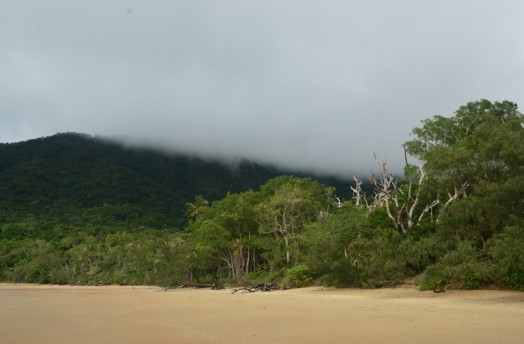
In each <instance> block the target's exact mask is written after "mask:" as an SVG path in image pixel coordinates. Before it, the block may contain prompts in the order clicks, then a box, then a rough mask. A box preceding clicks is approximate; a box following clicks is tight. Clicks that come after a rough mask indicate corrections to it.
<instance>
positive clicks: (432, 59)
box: [0, 0, 524, 178]
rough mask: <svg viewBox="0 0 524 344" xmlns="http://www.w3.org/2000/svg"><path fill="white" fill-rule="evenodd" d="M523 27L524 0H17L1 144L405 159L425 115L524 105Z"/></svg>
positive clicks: (258, 157)
mask: <svg viewBox="0 0 524 344" xmlns="http://www.w3.org/2000/svg"><path fill="white" fill-rule="evenodd" d="M522 23H524V3H521V2H519V1H498V2H493V1H448V0H445V1H439V2H435V3H427V2H420V1H415V0H406V1H396V2H394V3H393V2H391V1H385V0H382V1H365V2H353V1H352V2H348V1H249V2H247V1H232V0H231V1H220V2H217V1H211V0H209V1H202V0H196V1H143V0H135V1H101V0H99V1H90V2H58V1H40V0H38V1H37V0H28V1H6V2H4V3H2V4H1V5H0V40H1V41H2V42H3V43H2V46H3V51H4V53H3V54H2V57H0V75H2V77H1V78H0V141H1V142H16V141H22V140H27V139H31V138H36V137H41V136H48V135H53V134H55V133H57V132H68V131H73V132H81V133H87V134H90V135H102V136H106V137H112V138H115V139H117V140H120V141H122V142H124V143H125V144H127V145H133V146H147V147H155V148H161V149H163V150H166V151H171V152H184V153H188V154H195V155H198V156H202V157H213V158H221V159H225V160H231V161H234V160H237V159H241V158H247V159H250V160H253V161H257V162H261V163H271V164H275V165H277V166H280V167H283V168H289V169H301V170H307V171H311V172H315V173H320V174H328V175H337V176H342V177H346V178H352V176H353V175H366V174H368V173H369V170H370V169H373V168H375V162H374V158H373V154H374V153H376V154H377V157H379V158H380V159H387V161H388V166H390V168H391V169H392V170H394V171H400V170H401V169H402V166H403V165H404V152H403V150H402V144H403V143H404V142H405V141H407V140H409V139H411V136H410V132H411V130H412V129H413V128H415V127H417V126H419V125H420V122H421V120H423V119H425V118H429V117H432V116H433V115H436V114H441V115H446V116H451V115H453V112H454V111H455V110H457V109H458V107H459V106H461V105H464V104H466V103H467V102H470V101H476V100H479V99H481V98H485V99H489V100H492V101H496V100H510V101H513V102H516V103H518V104H523V103H524V99H523V98H524V65H523V64H522V61H524V40H523V39H522V37H524V25H522Z"/></svg>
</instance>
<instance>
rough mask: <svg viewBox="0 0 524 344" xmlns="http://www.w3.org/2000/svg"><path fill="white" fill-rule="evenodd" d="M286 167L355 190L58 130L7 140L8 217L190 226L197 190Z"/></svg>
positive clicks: (230, 188)
mask: <svg viewBox="0 0 524 344" xmlns="http://www.w3.org/2000/svg"><path fill="white" fill-rule="evenodd" d="M283 174H292V175H296V176H300V177H310V178H313V179H316V180H319V181H320V182H322V183H324V184H326V185H329V186H333V187H335V188H336V189H337V191H338V192H337V193H338V194H339V195H340V196H341V197H346V198H348V197H351V196H350V194H349V190H350V189H349V186H350V185H351V182H350V181H345V180H342V179H338V178H334V177H321V176H316V175H314V174H311V173H307V172H300V171H294V172H293V171H289V170H284V169H279V168H277V167H275V166H271V165H263V164H259V163H256V162H253V161H250V160H247V159H244V160H239V161H238V162H237V163H236V164H234V165H232V164H231V162H224V161H219V160H218V159H205V158H202V157H197V156H193V155H190V154H182V153H172V154H171V153H168V152H165V151H161V150H155V149H153V148H148V147H136V146H133V147H130V146H126V145H124V144H122V143H119V142H117V141H114V140H110V139H107V138H102V137H98V136H91V135H88V134H82V133H58V134H55V135H52V136H48V137H42V138H36V139H32V140H27V141H22V142H16V143H3V144H0V192H1V194H2V195H3V197H2V198H1V199H0V206H1V210H0V221H2V222H4V223H6V222H11V221H14V220H16V221H15V222H19V220H20V218H21V217H23V218H26V219H27V220H28V221H37V222H39V223H41V222H42V221H44V222H46V221H47V222H49V221H50V218H53V220H52V221H57V222H58V223H61V224H71V223H73V224H75V225H111V224H115V223H118V224H119V225H125V224H128V225H130V226H147V227H153V228H163V227H182V226H184V224H185V218H184V205H185V203H187V202H191V201H192V200H193V198H194V197H195V195H202V196H204V197H205V198H206V199H209V200H210V201H213V200H217V199H220V198H222V197H224V196H225V195H226V194H227V193H230V192H231V193H237V192H243V191H247V190H248V189H257V188H258V187H259V186H260V185H262V184H264V183H265V182H266V181H267V180H269V179H271V178H274V177H277V176H279V175H283Z"/></svg>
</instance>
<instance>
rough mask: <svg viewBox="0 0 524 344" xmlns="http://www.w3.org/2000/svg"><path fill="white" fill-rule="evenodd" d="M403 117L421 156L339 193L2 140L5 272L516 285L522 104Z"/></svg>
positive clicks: (523, 171)
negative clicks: (399, 171)
mask: <svg viewBox="0 0 524 344" xmlns="http://www.w3.org/2000/svg"><path fill="white" fill-rule="evenodd" d="M412 133H413V139H412V140H410V141H408V142H406V143H405V145H404V147H405V149H406V153H407V154H409V155H411V156H412V157H414V158H416V160H417V161H418V162H419V164H417V165H408V166H406V168H405V171H404V175H403V176H395V175H393V174H391V172H390V171H389V170H388V168H387V166H386V162H381V161H377V168H376V173H375V175H374V177H372V178H370V184H371V187H372V188H373V189H372V192H369V191H368V192H365V191H364V190H363V189H362V186H363V184H361V183H360V182H357V183H356V184H355V185H351V191H352V193H353V194H352V197H346V200H345V201H341V200H340V199H339V198H338V197H337V196H336V194H335V188H333V186H338V185H333V184H332V183H330V182H329V181H328V180H315V179H312V178H307V177H304V176H303V175H302V176H293V175H281V174H282V173H281V172H280V171H278V170H276V169H273V168H268V167H263V166H259V165H256V164H253V163H249V162H243V163H240V164H239V165H237V166H236V167H235V168H231V167H228V166H227V165H223V164H219V163H215V162H209V161H203V160H199V159H196V158H188V157H184V156H168V155H166V154H163V153H158V152H152V151H150V150H139V149H129V148H124V147H122V146H120V145H118V144H115V143H108V142H100V141H99V140H96V139H94V138H92V137H88V136H83V135H77V134H61V135H56V136H53V137H50V138H43V139H37V140H32V141H28V142H22V143H17V144H9V145H1V146H0V188H1V189H0V193H1V194H0V197H1V199H0V214H1V215H0V281H14V282H40V283H88V284H89V283H119V284H156V285H173V284H183V283H194V282H195V281H196V282H212V281H216V280H219V281H223V282H225V283H231V284H235V283H239V282H241V281H245V280H251V281H256V282H268V281H278V282H279V283H281V284H282V285H283V286H288V287H299V286H304V285H308V284H311V283H317V284H326V285H339V286H348V285H351V286H361V287H382V286H393V285H396V284H398V283H402V282H403V281H405V280H406V279H408V278H413V277H415V276H416V277H417V280H418V286H419V287H420V288H422V289H433V290H434V291H438V292H442V291H445V290H446V289H447V288H462V289H472V288H484V287H493V286H496V287H502V288H512V289H518V290H524V115H522V114H521V113H520V112H519V111H518V109H517V105H516V104H514V103H511V102H508V101H503V102H490V101H488V100H480V101H476V102H471V103H468V104H466V105H464V106H461V107H460V108H459V109H458V110H457V111H456V112H455V113H454V115H453V116H450V117H444V116H440V115H437V116H434V117H433V118H430V119H426V120H424V121H423V122H422V126H421V127H419V128H415V129H413V131H412ZM286 174H289V173H286ZM349 187H350V185H349V184H348V185H346V184H345V183H343V186H342V187H341V188H340V189H342V190H344V189H345V190H347V191H349V190H348V189H349ZM337 192H338V191H337ZM185 218H188V219H189V220H188V221H187V222H186V220H185Z"/></svg>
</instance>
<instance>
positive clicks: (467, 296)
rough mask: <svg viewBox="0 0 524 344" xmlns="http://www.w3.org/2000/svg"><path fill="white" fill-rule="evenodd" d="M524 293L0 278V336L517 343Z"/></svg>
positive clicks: (21, 339) (19, 339) (4, 339)
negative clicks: (243, 288) (244, 289)
mask: <svg viewBox="0 0 524 344" xmlns="http://www.w3.org/2000/svg"><path fill="white" fill-rule="evenodd" d="M523 338H524V293H519V292H511V291H493V290H483V291H447V292H446V293H441V294H436V293H433V292H420V291H417V290H415V289H412V288H396V289H378V290H360V289H332V288H305V289H296V290H285V291H275V292H267V293H262V292H257V293H240V292H239V293H235V294H232V293H231V290H219V291H212V290H204V289H198V290H196V289H177V290H170V291H167V292H162V291H160V289H159V288H156V287H121V286H104V287H73V286H46V285H19V284H0V343H43V344H45V343H54V344H56V343H204V344H205V343H255V344H256V343H330V344H331V343H403V344H406V343H426V344H428V343H505V344H507V343H522V341H523Z"/></svg>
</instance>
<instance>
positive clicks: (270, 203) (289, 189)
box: [258, 176, 332, 266]
mask: <svg viewBox="0 0 524 344" xmlns="http://www.w3.org/2000/svg"><path fill="white" fill-rule="evenodd" d="M261 190H262V192H263V193H265V194H266V195H267V196H268V198H267V199H266V200H265V201H264V202H262V203H261V204H260V205H259V207H258V219H259V224H260V233H262V234H270V235H274V236H275V239H282V240H283V242H284V251H285V264H286V265H287V266H290V264H291V263H292V258H293V264H294V265H297V264H298V263H299V257H300V248H299V245H298V236H299V235H300V232H301V231H302V229H303V226H304V224H305V223H307V222H311V221H313V220H314V219H316V218H317V217H318V216H319V214H320V212H321V210H323V209H324V208H325V207H326V204H327V201H328V200H329V199H330V197H331V195H332V190H326V187H325V186H323V185H321V184H319V183H318V182H315V181H313V180H311V179H307V178H296V177H291V176H283V177H277V178H275V179H272V180H271V181H269V182H268V183H266V184H265V185H264V186H262V188H261Z"/></svg>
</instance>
